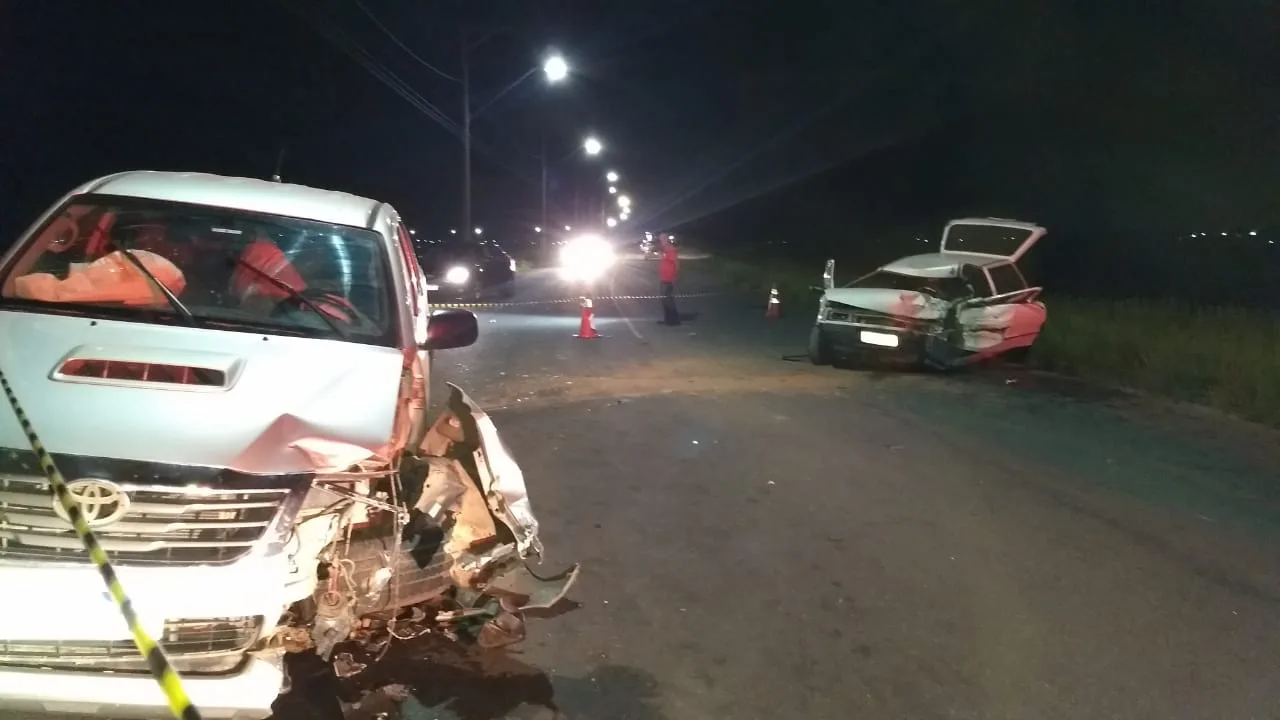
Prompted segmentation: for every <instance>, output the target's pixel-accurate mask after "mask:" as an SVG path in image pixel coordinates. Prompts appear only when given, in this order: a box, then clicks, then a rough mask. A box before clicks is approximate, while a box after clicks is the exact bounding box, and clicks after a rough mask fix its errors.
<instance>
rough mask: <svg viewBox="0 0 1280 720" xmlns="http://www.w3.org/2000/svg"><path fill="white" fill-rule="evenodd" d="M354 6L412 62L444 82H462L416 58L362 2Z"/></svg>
mask: <svg viewBox="0 0 1280 720" xmlns="http://www.w3.org/2000/svg"><path fill="white" fill-rule="evenodd" d="M355 4H356V7H358V8H360V11H361V12H363V13H364V14H365V16H366V17H368V18H369V19H370V20H372V21H373V24H374V25H377V26H378V29H379V30H381V31H382V32H383V33H384V34H386V36H387V37H389V38H391V42H393V43H395V44H396V45H398V46H400V49H401V50H404V51H405V52H407V53H409V57H411V58H413V59H414V60H417V61H418V62H419V63H420V64H421V65H422V66H423V67H425V68H426V69H428V70H430V71H431V72H433V73H435V74H437V75H439V76H440V77H442V78H444V79H445V80H451V81H453V82H462V78H459V77H455V76H453V75H450V74H449V73H447V72H445V71H443V70H441V69H440V68H438V67H436V66H435V65H432V64H431V63H429V62H427V61H426V60H423V59H422V58H421V57H419V56H418V54H417V53H415V52H414V51H412V50H410V49H409V46H407V45H405V44H404V43H403V42H401V41H400V38H398V37H396V36H395V34H394V33H392V32H391V31H390V30H389V29H387V26H386V25H383V24H382V21H381V20H379V19H378V18H377V16H376V15H374V14H373V12H372V11H371V10H369V8H367V7H365V4H364V3H362V2H360V0H355Z"/></svg>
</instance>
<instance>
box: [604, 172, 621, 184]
mask: <svg viewBox="0 0 1280 720" xmlns="http://www.w3.org/2000/svg"><path fill="white" fill-rule="evenodd" d="M604 179H605V180H608V181H609V182H611V183H616V182H618V173H616V172H614V171H612V170H610V171H609V172H607V173H605V176H604Z"/></svg>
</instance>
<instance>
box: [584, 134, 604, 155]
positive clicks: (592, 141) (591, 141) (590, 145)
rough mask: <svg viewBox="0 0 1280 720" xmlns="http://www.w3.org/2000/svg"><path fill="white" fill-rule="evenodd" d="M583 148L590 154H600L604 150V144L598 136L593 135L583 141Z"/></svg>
mask: <svg viewBox="0 0 1280 720" xmlns="http://www.w3.org/2000/svg"><path fill="white" fill-rule="evenodd" d="M582 150H583V151H584V152H586V153H587V154H588V155H599V154H600V152H601V151H602V150H604V144H603V143H601V142H600V140H599V139H597V138H596V136H594V135H591V136H588V137H587V139H586V140H583V141H582Z"/></svg>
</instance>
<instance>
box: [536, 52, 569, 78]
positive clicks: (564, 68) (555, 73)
mask: <svg viewBox="0 0 1280 720" xmlns="http://www.w3.org/2000/svg"><path fill="white" fill-rule="evenodd" d="M542 72H543V73H545V74H546V76H547V82H552V83H558V82H560V81H561V80H564V79H565V78H567V77H569V63H567V62H565V59H564V58H563V57H561V56H560V55H552V56H551V57H549V58H547V61H546V62H545V63H543V64H542Z"/></svg>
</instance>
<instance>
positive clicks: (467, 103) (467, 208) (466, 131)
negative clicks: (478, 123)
mask: <svg viewBox="0 0 1280 720" xmlns="http://www.w3.org/2000/svg"><path fill="white" fill-rule="evenodd" d="M470 54H471V53H470V48H469V47H467V31H466V30H463V31H462V232H464V233H466V234H467V237H470V236H471V233H472V232H473V230H472V227H471V63H470V61H469V55H470Z"/></svg>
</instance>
